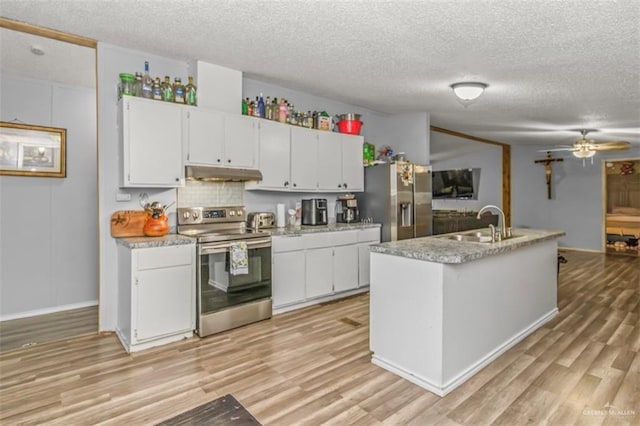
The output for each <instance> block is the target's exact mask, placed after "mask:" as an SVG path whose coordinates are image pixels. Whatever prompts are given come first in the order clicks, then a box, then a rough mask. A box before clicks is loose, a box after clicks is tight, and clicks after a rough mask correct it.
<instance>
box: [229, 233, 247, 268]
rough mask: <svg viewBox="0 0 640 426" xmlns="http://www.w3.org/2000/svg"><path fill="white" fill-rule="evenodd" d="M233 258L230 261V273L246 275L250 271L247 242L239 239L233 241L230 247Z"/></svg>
mask: <svg viewBox="0 0 640 426" xmlns="http://www.w3.org/2000/svg"><path fill="white" fill-rule="evenodd" d="M229 253H230V255H231V259H230V262H229V273H230V274H231V275H246V274H248V273H249V256H248V254H247V243H246V242H244V241H238V242H235V243H231V248H230V249H229Z"/></svg>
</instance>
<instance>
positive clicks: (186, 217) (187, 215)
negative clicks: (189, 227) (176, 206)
mask: <svg viewBox="0 0 640 426" xmlns="http://www.w3.org/2000/svg"><path fill="white" fill-rule="evenodd" d="M189 216H191V214H190V213H189V212H184V213H182V217H184V218H185V219H189Z"/></svg>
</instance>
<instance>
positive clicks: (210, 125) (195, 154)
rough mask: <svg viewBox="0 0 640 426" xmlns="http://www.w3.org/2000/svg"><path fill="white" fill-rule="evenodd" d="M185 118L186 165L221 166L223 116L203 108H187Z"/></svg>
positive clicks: (222, 155)
mask: <svg viewBox="0 0 640 426" xmlns="http://www.w3.org/2000/svg"><path fill="white" fill-rule="evenodd" d="M184 113H185V118H186V125H185V128H186V138H185V139H186V143H185V148H186V163H187V164H191V165H218V166H219V165H222V162H223V160H224V114H222V113H220V112H216V111H212V110H207V109H204V108H189V109H187V110H185V111H184Z"/></svg>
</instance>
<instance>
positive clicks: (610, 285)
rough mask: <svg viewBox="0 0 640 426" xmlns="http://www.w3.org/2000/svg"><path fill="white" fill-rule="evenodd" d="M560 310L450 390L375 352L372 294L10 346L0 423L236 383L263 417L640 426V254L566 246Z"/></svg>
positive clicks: (183, 398) (126, 409) (136, 411)
mask: <svg viewBox="0 0 640 426" xmlns="http://www.w3.org/2000/svg"><path fill="white" fill-rule="evenodd" d="M562 254H563V255H564V256H565V257H566V258H567V260H568V261H569V262H568V263H567V264H564V265H561V272H560V286H559V292H558V293H559V297H558V302H559V303H558V304H559V308H560V313H559V314H558V316H557V317H556V318H554V319H553V320H552V321H551V322H549V323H547V324H545V326H544V327H542V328H540V329H539V330H537V331H536V332H534V333H533V334H532V335H530V336H529V337H528V338H526V339H525V340H523V341H522V342H521V343H519V344H518V345H516V346H514V347H513V348H511V349H510V350H509V351H507V352H506V353H504V354H503V355H502V356H501V357H499V358H498V359H496V360H495V361H494V362H493V363H491V364H490V365H488V366H487V367H485V368H484V369H483V370H481V371H480V372H478V373H477V374H476V375H475V376H473V377H472V378H471V379H470V380H469V381H467V382H466V383H464V384H463V385H462V386H460V387H459V388H457V389H456V390H455V391H453V392H452V393H450V394H449V395H447V396H446V397H444V398H439V397H437V396H436V395H434V394H432V393H430V392H427V391H425V390H423V389H421V388H419V387H418V386H416V385H414V384H411V383H409V382H407V381H406V380H404V379H402V378H400V377H397V376H395V375H393V374H392V373H389V372H387V371H385V370H382V369H381V368H379V367H376V366H374V365H373V364H371V362H370V352H369V349H368V324H369V318H368V315H369V313H368V312H369V311H368V301H369V298H368V295H367V294H364V295H358V296H354V297H352V298H349V299H346V300H341V301H338V302H333V303H328V304H324V305H321V306H314V307H310V308H307V309H304V310H300V311H296V312H289V313H286V314H282V315H278V316H276V317H274V318H273V319H271V320H268V321H263V322H260V323H256V324H252V325H249V326H245V327H242V328H239V329H235V330H230V331H228V332H225V333H221V334H217V335H213V336H209V337H207V338H205V339H198V338H192V339H187V340H183V341H181V342H177V343H174V344H170V345H167V346H163V347H161V348H154V349H150V350H147V351H143V352H140V353H137V354H134V355H128V354H126V353H125V352H124V350H123V349H122V347H121V346H120V344H119V343H118V341H117V339H116V337H115V336H106V337H98V336H84V337H80V338H75V339H69V340H66V341H59V342H55V343H50V344H43V345H37V346H34V347H31V348H26V349H22V350H18V351H13V352H8V353H5V354H1V355H0V375H1V381H0V424H3V425H4V424H17V423H19V424H43V423H45V424H50V423H55V424H64V425H75V424H114V425H122V424H153V423H157V422H159V421H162V420H165V419H167V418H170V417H172V416H175V415H176V414H179V413H180V412H182V411H185V410H188V409H191V408H193V407H196V406H198V405H201V404H203V403H206V402H208V401H211V400H214V399H216V398H218V397H220V396H223V395H225V394H227V393H230V394H232V395H233V396H234V397H235V398H236V399H237V400H238V401H240V402H241V403H242V404H243V405H244V407H245V408H246V409H247V410H249V411H250V412H251V414H253V415H254V416H255V417H256V418H257V419H258V421H260V422H261V423H262V424H264V425H298V424H300V425H319V424H330V425H347V424H355V425H358V424H361V425H376V424H386V425H405V424H406V425H432V424H438V425H441V424H444V425H485V424H496V425H521V424H553V425H556V424H557V425H573V424H587V425H591V424H594V425H638V424H640V307H639V306H640V276H639V271H640V260H639V259H638V258H635V257H630V256H612V255H604V254H595V253H583V252H573V251H565V252H563V253H562Z"/></svg>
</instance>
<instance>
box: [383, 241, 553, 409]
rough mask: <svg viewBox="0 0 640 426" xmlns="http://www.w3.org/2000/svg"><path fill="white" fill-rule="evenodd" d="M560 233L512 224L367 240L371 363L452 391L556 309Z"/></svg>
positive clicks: (442, 391) (432, 387) (443, 391)
mask: <svg viewBox="0 0 640 426" xmlns="http://www.w3.org/2000/svg"><path fill="white" fill-rule="evenodd" d="M562 235H564V232H562V231H542V230H532V229H514V230H513V238H511V239H506V240H503V241H501V242H496V243H492V242H489V243H480V242H468V241H457V240H454V239H451V238H452V237H453V236H452V235H438V236H433V237H425V238H415V239H410V240H402V241H394V242H388V243H383V244H376V245H372V246H371V247H370V251H371V254H370V256H371V284H370V293H371V299H370V300H371V301H370V349H371V351H372V352H373V356H372V362H373V363H374V364H376V365H378V366H380V367H382V368H385V369H387V370H389V371H391V372H393V373H395V374H398V375H399V376H401V377H403V378H405V379H407V380H409V381H411V382H413V383H415V384H417V385H419V386H421V387H423V388H425V389H427V390H429V391H431V392H433V393H435V394H437V395H439V396H444V395H446V394H447V393H449V392H451V391H452V390H453V389H455V388H456V387H457V386H459V385H460V384H462V383H463V382H464V381H466V380H467V379H469V378H470V377H471V376H472V375H473V374H475V373H476V372H478V371H479V370H480V369H482V368H483V367H484V366H486V365H487V364H489V363H490V362H491V361H492V360H494V359H495V358H497V357H498V356H499V355H500V354H502V353H503V352H505V351H506V350H507V349H509V348H510V347H511V346H513V345H515V344H516V343H517V342H519V341H520V340H522V339H524V338H525V337H526V336H527V335H529V334H531V333H532V332H533V331H534V330H536V329H537V328H539V327H540V326H542V325H543V324H544V323H546V322H547V321H549V320H550V319H552V318H553V317H554V316H555V315H556V314H557V312H558V308H557V304H556V300H557V269H556V268H557V241H556V240H557V238H558V237H560V236H562Z"/></svg>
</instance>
